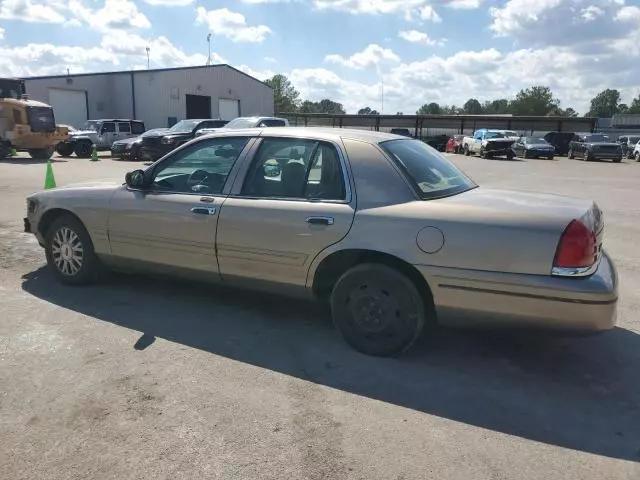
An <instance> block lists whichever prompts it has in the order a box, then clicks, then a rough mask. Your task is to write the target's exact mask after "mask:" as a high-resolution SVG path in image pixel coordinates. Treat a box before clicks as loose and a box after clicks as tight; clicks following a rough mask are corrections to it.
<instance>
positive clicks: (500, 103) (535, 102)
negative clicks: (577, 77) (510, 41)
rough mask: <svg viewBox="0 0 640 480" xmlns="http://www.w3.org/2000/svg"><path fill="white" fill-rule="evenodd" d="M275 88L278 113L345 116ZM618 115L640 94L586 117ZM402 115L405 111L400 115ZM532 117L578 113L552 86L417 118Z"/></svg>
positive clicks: (366, 110) (614, 95)
mask: <svg viewBox="0 0 640 480" xmlns="http://www.w3.org/2000/svg"><path fill="white" fill-rule="evenodd" d="M265 83H266V84H268V85H269V86H271V87H272V88H273V92H274V107H275V111H276V113H329V114H344V113H345V110H344V107H343V105H342V104H341V103H338V102H334V101H333V100H330V99H328V98H325V99H323V100H320V101H319V102H315V101H311V100H301V98H300V93H299V92H298V91H297V90H296V89H295V87H294V86H293V84H292V83H291V81H290V80H289V79H288V78H287V77H286V76H285V75H281V74H278V75H274V76H273V77H272V78H270V79H267V80H266V81H265ZM617 113H637V114H640V95H638V96H637V97H636V98H634V99H633V100H632V101H631V103H630V104H626V103H623V102H622V95H621V94H620V92H619V91H618V90H615V89H610V88H607V89H606V90H603V91H602V92H600V93H599V94H597V95H596V96H595V97H593V98H592V99H591V102H590V108H589V111H588V112H585V113H584V116H585V117H611V116H612V115H615V114H617ZM396 114H397V115H402V114H403V113H402V112H397V113H396ZM461 114H467V115H483V114H484V115H500V114H503V115H504V114H511V115H518V116H522V115H530V116H553V117H577V116H578V112H576V111H575V110H574V109H573V108H571V107H568V108H564V109H563V108H560V100H559V99H558V98H556V97H555V95H554V94H553V92H552V91H551V88H550V87H547V86H543V85H534V86H532V87H529V88H526V89H522V90H520V91H519V92H518V93H517V94H516V96H515V97H514V98H513V99H511V100H509V99H506V98H499V99H496V100H487V101H485V102H483V103H481V102H480V101H479V100H478V99H476V98H470V99H469V100H467V101H466V102H465V103H464V105H462V106H457V105H440V104H438V103H436V102H430V103H425V104H423V105H422V106H421V107H420V108H418V110H416V115H461ZM358 115H379V112H378V111H377V110H375V109H372V108H371V107H368V106H365V107H362V108H361V109H360V110H358Z"/></svg>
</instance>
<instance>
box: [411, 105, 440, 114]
mask: <svg viewBox="0 0 640 480" xmlns="http://www.w3.org/2000/svg"><path fill="white" fill-rule="evenodd" d="M416 115H440V105H438V104H437V103H435V102H431V103H425V104H424V105H422V106H421V107H420V108H419V109H418V110H417V111H416Z"/></svg>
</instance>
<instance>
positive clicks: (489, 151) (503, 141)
mask: <svg viewBox="0 0 640 480" xmlns="http://www.w3.org/2000/svg"><path fill="white" fill-rule="evenodd" d="M515 141H516V140H515V138H509V137H507V136H505V134H504V133H503V132H502V131H501V130H492V129H488V128H481V129H479V130H476V131H475V132H474V134H473V136H472V137H464V139H463V140H462V151H463V152H464V154H465V155H471V154H472V153H473V154H477V155H480V156H481V157H482V158H493V157H497V156H506V157H507V158H508V159H509V160H511V159H513V158H514V157H515V153H514V152H513V150H512V149H511V145H513V144H514V142H515Z"/></svg>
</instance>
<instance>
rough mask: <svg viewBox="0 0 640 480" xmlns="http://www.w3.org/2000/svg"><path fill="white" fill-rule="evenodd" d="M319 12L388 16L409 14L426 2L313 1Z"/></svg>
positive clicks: (399, 0)
mask: <svg viewBox="0 0 640 480" xmlns="http://www.w3.org/2000/svg"><path fill="white" fill-rule="evenodd" d="M313 3H314V5H315V7H316V8H317V9H319V10H337V11H342V12H348V13H351V14H354V15H357V14H363V13H366V14H373V15H377V14H388V13H404V14H405V15H408V14H409V12H411V11H412V10H414V9H416V8H417V7H420V6H423V5H425V4H426V3H428V1H427V0H314V2H313Z"/></svg>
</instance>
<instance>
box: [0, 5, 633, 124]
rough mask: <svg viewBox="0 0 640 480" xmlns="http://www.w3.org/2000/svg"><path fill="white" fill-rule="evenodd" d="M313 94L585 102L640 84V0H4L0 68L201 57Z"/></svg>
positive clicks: (355, 102) (411, 100) (85, 67)
mask: <svg viewBox="0 0 640 480" xmlns="http://www.w3.org/2000/svg"><path fill="white" fill-rule="evenodd" d="M208 33H211V34H212V38H211V48H212V53H213V54H212V56H213V61H214V62H216V63H218V62H224V63H229V64H230V65H233V66H235V67H237V68H241V69H242V70H244V71H246V72H247V73H250V74H252V75H255V76H257V77H258V78H260V79H264V78H266V77H269V76H271V75H273V74H275V73H284V74H285V75H287V76H289V78H290V79H291V80H292V82H293V83H294V85H295V86H296V87H297V88H298V90H300V92H301V94H302V96H303V97H304V98H309V99H311V100H319V99H321V98H331V99H333V100H336V101H339V102H341V103H343V104H344V105H345V107H346V108H347V110H348V111H349V112H352V113H355V111H356V110H357V109H359V108H361V107H363V106H370V107H372V108H376V109H378V110H380V109H381V108H382V105H381V92H382V88H383V87H382V85H383V84H384V97H385V102H384V112H385V113H395V112H396V111H403V112H405V113H413V112H414V111H415V110H416V109H417V108H418V107H419V106H420V105H421V104H422V103H428V102H431V101H435V102H438V103H440V104H458V105H460V104H462V103H464V101H466V100H467V99H468V98H470V97H476V98H478V99H480V100H481V101H483V100H487V99H493V98H511V97H513V96H514V95H515V93H516V92H517V91H518V90H519V89H521V88H525V87H527V86H530V85H534V84H544V85H549V86H551V87H552V89H553V90H554V92H555V93H556V95H557V97H558V98H560V100H561V101H562V106H564V107H567V106H573V107H574V108H576V109H577V110H578V111H580V112H584V111H585V110H586V109H588V103H589V99H590V98H592V97H593V96H594V95H595V94H596V93H598V92H599V91H600V90H602V89H604V88H618V89H619V90H620V91H621V92H622V95H623V100H624V101H626V102H630V101H631V99H632V98H633V97H635V96H637V95H638V94H640V1H638V0H633V1H631V0H627V1H626V2H625V1H624V0H233V1H231V0H210V1H206V2H203V1H197V0H144V1H132V0H0V51H2V53H3V55H2V58H0V75H15V76H26V75H39V74H58V73H64V72H65V71H66V68H69V69H70V70H71V72H75V73H80V72H87V71H105V70H122V69H130V68H146V50H145V48H146V47H147V46H148V47H149V48H150V57H151V67H152V68H153V67H168V66H181V65H198V64H204V63H205V62H206V59H207V42H206V37H207V34H208Z"/></svg>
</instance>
